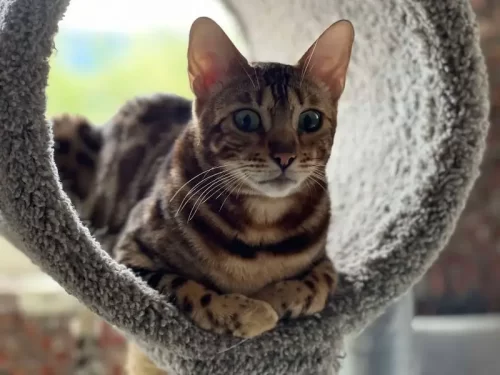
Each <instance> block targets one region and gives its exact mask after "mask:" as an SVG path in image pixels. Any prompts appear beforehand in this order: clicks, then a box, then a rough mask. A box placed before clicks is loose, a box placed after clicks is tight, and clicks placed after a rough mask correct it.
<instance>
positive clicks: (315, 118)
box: [299, 109, 322, 133]
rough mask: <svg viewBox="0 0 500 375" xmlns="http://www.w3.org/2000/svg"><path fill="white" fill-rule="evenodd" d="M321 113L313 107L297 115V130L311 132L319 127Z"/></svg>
mask: <svg viewBox="0 0 500 375" xmlns="http://www.w3.org/2000/svg"><path fill="white" fill-rule="evenodd" d="M321 123H322V121H321V113H320V112H318V111H315V110H313V109H309V110H307V111H304V112H302V113H301V114H300V116H299V130H300V131H303V132H306V133H313V132H315V131H318V130H319V129H320V128H321Z"/></svg>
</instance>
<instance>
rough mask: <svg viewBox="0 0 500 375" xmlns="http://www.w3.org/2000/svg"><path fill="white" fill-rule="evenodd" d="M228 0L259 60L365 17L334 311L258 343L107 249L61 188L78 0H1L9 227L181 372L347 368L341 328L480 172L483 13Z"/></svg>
mask: <svg viewBox="0 0 500 375" xmlns="http://www.w3.org/2000/svg"><path fill="white" fill-rule="evenodd" d="M226 2H227V5H228V8H229V9H230V10H231V11H232V12H233V14H234V15H235V17H236V19H237V20H238V22H239V24H240V25H241V28H242V31H243V34H244V35H245V36H246V39H247V41H248V44H249V47H250V52H251V54H252V55H253V56H251V57H252V58H253V59H255V60H275V61H280V62H295V61H296V60H297V59H298V57H299V55H300V53H301V52H303V51H304V50H306V48H307V46H309V45H310V43H311V42H312V41H313V40H314V39H315V38H316V37H317V36H318V35H319V34H320V33H321V32H322V31H323V29H324V28H325V27H326V26H328V25H329V24H331V23H332V22H333V21H336V20H338V19H340V18H347V19H349V20H351V21H352V22H353V24H354V26H355V28H356V42H355V47H354V51H353V60H352V64H351V66H350V74H349V78H348V85H347V88H346V92H345V95H344V98H343V100H342V104H341V107H340V117H339V127H338V133H337V136H336V146H335V148H334V152H333V157H332V160H331V166H330V169H329V179H330V184H331V190H332V194H333V202H334V203H333V205H334V206H333V213H334V215H335V220H334V221H333V225H332V228H331V237H330V241H329V245H328V246H329V252H330V254H331V256H332V257H333V259H334V260H335V263H336V265H337V267H338V269H339V270H340V272H341V287H340V290H339V292H338V293H337V295H336V296H335V297H333V298H332V299H331V301H330V303H329V305H328V308H327V309H326V310H325V311H324V312H323V313H321V314H319V315H318V316H314V317H311V318H308V319H301V320H296V321H291V322H289V323H287V324H284V325H281V326H279V327H278V328H277V329H275V330H274V331H272V332H269V333H267V334H265V335H263V336H261V337H259V338H256V339H253V340H248V341H245V342H242V341H241V340H239V339H235V338H230V337H225V336H216V335H214V334H211V333H208V332H205V331H202V330H200V329H198V328H196V327H195V326H193V325H192V324H191V323H190V322H189V321H188V320H187V319H186V318H184V316H183V315H181V314H180V313H179V312H178V311H177V310H176V309H175V308H174V307H172V306H171V305H169V304H168V303H167V301H166V300H165V299H164V298H163V297H162V296H160V295H158V294H157V293H156V292H155V291H153V290H150V289H148V287H147V286H146V285H145V284H144V283H143V282H141V281H140V280H139V279H137V278H135V277H134V276H133V275H132V273H131V272H129V271H128V270H126V269H125V268H124V267H122V266H120V265H118V264H117V263H115V262H114V261H112V260H111V259H110V258H109V257H108V256H107V255H106V254H105V253H104V251H102V250H101V248H100V246H99V244H98V243H97V242H96V241H95V240H94V239H93V238H92V237H91V235H90V233H89V231H88V229H87V228H86V227H85V226H84V225H83V224H82V223H81V222H80V221H79V219H78V217H77V215H76V213H75V211H74V209H73V208H72V206H71V205H70V202H69V200H68V198H67V197H66V195H65V194H64V193H63V192H62V190H61V185H60V184H59V182H58V179H57V172H56V168H55V166H54V161H53V155H52V151H51V147H50V145H51V143H52V141H51V129H50V126H49V125H48V124H47V121H46V119H45V104H46V103H45V87H46V84H47V73H48V70H49V66H48V58H49V56H50V54H51V53H52V51H53V37H54V34H55V33H56V31H57V23H58V21H59V19H60V18H61V17H62V15H63V13H64V10H65V8H66V6H67V3H68V1H67V0H0V211H1V216H0V218H1V221H0V224H1V225H0V228H1V231H2V233H3V234H4V235H5V236H6V237H7V238H8V239H9V240H10V241H11V242H13V243H14V244H15V245H17V246H18V247H19V248H20V249H21V250H22V251H24V252H25V253H26V254H27V255H28V256H29V257H30V258H31V259H32V260H33V262H35V263H36V264H37V265H39V266H40V267H41V268H42V269H43V270H44V271H45V272H47V273H48V274H49V275H51V276H52V277H53V278H54V279H55V280H56V281H57V282H58V283H60V284H61V285H62V286H63V287H64V288H65V289H66V291H68V292H69V293H70V294H72V295H74V296H76V297H77V298H78V299H79V300H80V301H82V302H83V303H84V304H85V305H87V306H88V307H89V308H90V309H92V310H93V311H94V312H96V313H97V314H98V315H100V316H101V317H103V318H104V319H105V320H107V321H108V322H110V323H112V324H113V325H115V326H116V327H117V328H119V329H120V330H122V331H123V332H125V333H126V334H127V335H128V336H129V337H131V338H133V339H135V340H136V341H137V343H138V344H139V345H140V346H141V347H142V348H143V349H144V350H145V351H146V352H147V353H148V354H149V355H150V356H151V358H153V360H154V361H155V362H156V363H157V364H158V365H159V366H161V367H162V368H164V369H167V370H171V372H172V373H173V374H178V375H187V374H190V375H193V374H196V375H204V374H207V375H208V374H210V375H226V374H241V375H245V374H258V375H260V374H268V375H299V374H300V375H314V374H335V373H337V371H338V368H339V366H340V363H341V358H342V357H343V351H342V350H343V349H342V345H343V339H344V337H345V336H346V335H347V334H351V333H353V332H357V331H359V330H360V329H361V328H363V327H365V326H366V325H367V324H368V323H369V322H371V321H373V319H375V318H376V317H377V316H378V315H379V314H380V313H381V312H383V311H384V309H385V308H386V307H387V306H388V305H389V304H390V303H391V302H392V301H394V300H395V299H397V298H398V297H399V296H401V295H402V294H403V293H404V292H405V291H407V290H408V289H409V288H410V287H411V286H412V285H413V284H414V283H415V282H416V281H417V280H418V279H419V278H420V277H421V276H422V274H423V273H424V272H425V271H426V270H427V268H428V267H429V266H430V264H431V263H432V261H433V260H434V259H436V257H437V255H438V253H439V251H440V250H441V249H442V248H443V246H444V245H445V243H446V241H447V240H448V238H449V236H450V234H451V232H452V230H453V228H454V225H455V223H456V221H457V218H458V216H459V214H460V212H461V211H462V209H463V207H464V204H465V201H466V199H467V196H468V193H469V191H470V189H471V186H472V184H473V182H474V180H475V179H476V177H477V176H478V173H479V164H480V161H481V156H482V153H483V149H484V145H485V136H486V132H487V128H488V121H487V114H488V96H487V91H488V90H487V82H486V73H485V67H484V63H483V58H482V55H481V52H480V49H479V43H478V33H477V28H476V25H475V23H474V15H473V12H472V10H471V7H470V5H469V3H468V1H466V0H439V1H436V0H311V1H307V2H304V1H295V0H282V1H281V2H279V1H276V2H274V1H266V0H253V1H247V0H227V1H226ZM0 259H1V253H0Z"/></svg>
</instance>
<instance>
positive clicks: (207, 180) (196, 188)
mask: <svg viewBox="0 0 500 375" xmlns="http://www.w3.org/2000/svg"><path fill="white" fill-rule="evenodd" d="M230 172H231V170H223V171H221V172H217V173H214V174H212V175H210V176H208V177H205V178H203V180H201V181H200V182H198V183H197V184H196V185H194V186H193V187H192V188H191V189H190V190H189V191H188V192H187V193H186V195H185V196H184V199H183V200H182V202H181V204H180V205H179V208H178V209H177V213H176V215H177V214H179V212H180V211H182V209H183V208H184V207H185V206H186V204H187V203H188V202H189V200H190V199H191V198H190V197H192V196H193V195H195V194H196V193H198V192H199V191H200V190H202V189H204V188H205V187H206V186H207V184H208V183H210V181H212V182H213V181H214V180H213V179H214V178H215V177H217V176H219V177H220V175H221V174H222V175H223V176H224V174H229V173H230ZM204 183H206V184H204ZM200 185H201V186H200ZM188 198H189V199H188Z"/></svg>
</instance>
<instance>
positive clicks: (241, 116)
mask: <svg viewBox="0 0 500 375" xmlns="http://www.w3.org/2000/svg"><path fill="white" fill-rule="evenodd" d="M233 119H234V124H235V125H236V127H237V128H238V129H240V130H241V131H244V132H247V133H250V132H254V131H257V130H259V129H260V126H261V121H260V116H259V114H258V113H257V112H255V111H252V110H251V109H242V110H239V111H236V112H234V114H233Z"/></svg>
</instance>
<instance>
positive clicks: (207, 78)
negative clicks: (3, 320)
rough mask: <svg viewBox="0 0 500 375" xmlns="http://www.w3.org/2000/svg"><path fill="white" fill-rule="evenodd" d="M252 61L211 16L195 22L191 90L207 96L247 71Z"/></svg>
mask: <svg viewBox="0 0 500 375" xmlns="http://www.w3.org/2000/svg"><path fill="white" fill-rule="evenodd" d="M246 67H249V65H248V61H247V60H246V59H245V58H244V57H243V55H242V54H241V53H240V52H239V51H238V49H237V48H236V47H235V46H234V44H233V43H232V42H231V40H230V39H229V37H228V36H227V35H226V33H225V32H224V31H223V30H222V28H221V27H220V26H219V25H218V24H217V23H215V21H213V20H211V19H210V18H207V17H200V18H198V19H196V20H195V21H194V22H193V25H192V26H191V31H190V33H189V47H188V73H189V83H190V85H191V90H192V91H193V93H194V94H195V96H196V97H197V98H203V97H205V96H206V95H208V94H209V93H210V91H211V90H213V89H214V85H216V84H220V82H222V81H224V80H225V79H227V78H229V77H231V76H233V75H235V74H238V73H240V72H244V71H245V68H246Z"/></svg>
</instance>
